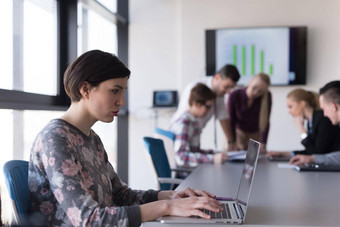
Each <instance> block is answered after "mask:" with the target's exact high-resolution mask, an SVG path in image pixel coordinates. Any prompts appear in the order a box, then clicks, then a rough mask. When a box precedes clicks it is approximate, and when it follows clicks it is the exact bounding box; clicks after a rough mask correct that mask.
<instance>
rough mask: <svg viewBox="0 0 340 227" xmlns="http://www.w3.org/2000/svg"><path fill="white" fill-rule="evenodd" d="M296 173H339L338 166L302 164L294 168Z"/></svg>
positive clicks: (339, 166) (339, 168) (339, 167)
mask: <svg viewBox="0 0 340 227" xmlns="http://www.w3.org/2000/svg"><path fill="white" fill-rule="evenodd" d="M295 169H296V170H297V171H318V172H340V165H322V164H302V165H297V166H295Z"/></svg>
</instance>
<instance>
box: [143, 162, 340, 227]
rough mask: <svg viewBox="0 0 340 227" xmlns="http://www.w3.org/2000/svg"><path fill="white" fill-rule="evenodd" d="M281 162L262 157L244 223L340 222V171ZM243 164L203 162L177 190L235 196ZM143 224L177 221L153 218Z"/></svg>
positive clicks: (306, 223) (287, 224) (265, 224)
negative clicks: (302, 168) (310, 169)
mask: <svg viewBox="0 0 340 227" xmlns="http://www.w3.org/2000/svg"><path fill="white" fill-rule="evenodd" d="M278 163H279V162H270V161H267V160H266V159H264V158H261V159H260V160H259V163H258V166H257V169H256V172H255V178H254V184H253V188H252V191H251V194H250V200H249V206H248V210H247V215H246V220H245V223H244V225H243V226H340V172H298V171H296V170H294V169H285V168H278ZM242 165H243V164H242V163H230V162H228V163H226V164H223V165H212V164H203V165H201V166H199V167H198V168H196V169H195V170H194V171H193V172H192V173H191V174H190V175H189V176H188V177H187V178H186V179H185V180H184V181H183V182H182V183H181V184H180V185H179V187H178V188H177V190H181V189H184V188H186V187H191V188H197V189H204V190H207V191H209V192H211V193H214V194H216V195H217V196H232V197H236V194H237V189H238V185H239V181H240V177H241V170H242ZM143 226H162V227H168V226H174V224H161V223H160V222H158V221H153V222H147V223H144V225H143ZM176 226H190V227H192V226H193V225H190V224H189V225H183V224H181V225H176ZM202 226H203V225H202ZM214 226H225V225H214Z"/></svg>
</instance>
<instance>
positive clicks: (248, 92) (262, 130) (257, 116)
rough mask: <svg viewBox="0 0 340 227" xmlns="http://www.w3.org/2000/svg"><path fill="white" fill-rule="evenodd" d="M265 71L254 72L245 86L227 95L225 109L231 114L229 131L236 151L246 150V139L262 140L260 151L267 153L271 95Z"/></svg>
mask: <svg viewBox="0 0 340 227" xmlns="http://www.w3.org/2000/svg"><path fill="white" fill-rule="evenodd" d="M269 85H270V78H269V76H268V75H267V74H264V73H259V74H257V75H255V76H254V77H253V78H252V79H251V80H250V81H249V84H248V86H246V87H244V88H240V89H237V90H234V91H233V92H231V93H230V95H229V100H228V104H227V109H228V111H229V115H230V124H231V132H232V133H231V134H232V138H235V142H236V146H237V149H238V150H246V149H247V146H248V142H249V139H250V138H252V139H255V140H258V141H260V143H261V153H265V152H266V143H267V138H268V132H269V125H270V124H269V117H270V111H271V106H272V96H271V93H270V91H269V90H268V87H269Z"/></svg>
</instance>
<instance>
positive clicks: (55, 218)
mask: <svg viewBox="0 0 340 227" xmlns="http://www.w3.org/2000/svg"><path fill="white" fill-rule="evenodd" d="M129 76H130V71H129V69H127V68H126V67H125V65H124V64H123V63H122V62H121V61H120V60H119V59H118V58H117V57H116V56H115V55H112V54H110V53H106V52H102V51H100V50H92V51H89V52H86V53H84V54H83V55H81V56H80V57H79V58H77V59H76V60H75V61H74V62H73V63H72V64H71V65H70V66H69V67H68V68H67V70H66V72H65V74H64V87H65V90H66V93H67V95H68V96H69V97H70V98H71V106H70V107H69V109H68V110H67V111H66V112H65V113H64V115H63V116H61V118H58V119H54V120H51V121H50V122H49V123H48V124H47V125H46V126H45V127H44V128H43V129H42V130H41V131H40V133H39V134H38V135H37V137H36V139H35V141H34V144H33V146H32V149H31V153H30V162H29V176H28V184H29V191H30V203H29V213H30V215H32V216H31V217H33V216H34V217H35V218H34V219H35V220H33V221H35V222H37V220H40V221H41V222H40V223H35V224H36V225H44V226H45V225H46V226H140V225H141V223H142V222H145V221H149V220H153V219H156V218H158V217H160V216H164V215H177V216H191V215H194V216H200V217H202V218H210V216H209V215H206V214H204V213H203V212H202V211H201V210H202V209H208V210H211V211H215V212H219V211H221V209H222V208H221V204H220V203H219V202H218V201H216V199H215V196H214V195H212V194H210V193H208V192H205V191H200V190H193V189H190V188H187V189H185V190H183V191H178V192H175V191H154V190H148V191H141V190H133V189H131V188H129V187H128V186H127V185H126V184H125V183H124V182H122V181H121V179H120V178H119V176H118V175H117V173H116V172H115V170H114V169H113V167H112V165H111V164H110V163H109V161H108V156H107V153H106V151H105V149H104V146H103V144H102V142H101V140H100V138H99V136H98V135H97V134H96V133H95V132H94V131H93V130H92V129H91V127H92V126H93V125H94V124H95V123H96V122H97V121H102V122H107V123H109V122H112V121H113V120H114V118H115V117H117V116H118V113H119V109H120V107H121V106H124V105H125V100H124V92H125V90H126V89H127V82H128V79H129ZM38 217H39V218H38ZM31 221H32V220H31Z"/></svg>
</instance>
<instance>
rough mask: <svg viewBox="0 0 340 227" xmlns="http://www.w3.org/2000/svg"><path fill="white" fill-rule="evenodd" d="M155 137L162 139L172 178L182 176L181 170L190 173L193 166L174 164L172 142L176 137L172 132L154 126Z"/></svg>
mask: <svg viewBox="0 0 340 227" xmlns="http://www.w3.org/2000/svg"><path fill="white" fill-rule="evenodd" d="M155 138H157V139H161V140H163V143H164V147H165V151H166V154H167V156H168V160H169V164H170V167H171V170H172V171H173V174H172V177H173V178H182V179H183V177H182V176H180V175H181V172H182V173H183V172H186V173H191V172H192V170H194V169H195V168H193V167H178V166H177V164H176V159H175V149H174V142H175V139H176V135H175V134H174V133H173V132H170V131H167V130H164V129H161V128H157V127H156V128H155Z"/></svg>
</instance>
